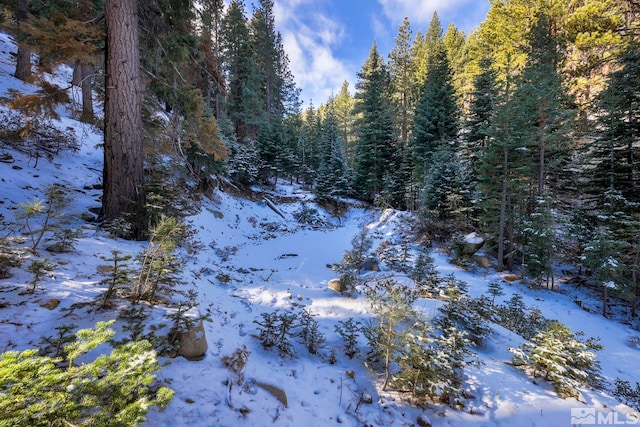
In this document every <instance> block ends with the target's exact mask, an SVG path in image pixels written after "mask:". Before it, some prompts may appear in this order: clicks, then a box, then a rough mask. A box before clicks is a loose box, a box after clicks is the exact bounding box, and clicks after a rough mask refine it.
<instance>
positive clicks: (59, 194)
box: [16, 184, 70, 251]
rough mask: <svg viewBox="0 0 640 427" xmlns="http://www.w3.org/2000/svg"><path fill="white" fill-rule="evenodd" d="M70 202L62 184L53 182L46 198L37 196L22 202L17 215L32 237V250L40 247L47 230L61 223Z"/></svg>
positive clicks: (48, 188)
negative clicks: (63, 211) (63, 213)
mask: <svg viewBox="0 0 640 427" xmlns="http://www.w3.org/2000/svg"><path fill="white" fill-rule="evenodd" d="M69 202H70V200H69V198H68V196H67V195H66V193H65V191H64V189H63V188H62V186H60V185H59V184H53V185H50V186H49V187H47V189H46V190H45V197H44V200H40V199H38V198H37V197H36V198H34V199H33V200H32V201H31V202H29V203H22V204H20V213H19V214H18V215H16V218H17V219H18V220H20V221H24V228H25V230H26V233H27V236H29V238H30V239H31V250H32V251H35V250H36V249H37V248H38V245H39V244H40V242H41V241H42V238H43V237H44V235H45V234H46V233H47V232H50V231H52V230H53V229H54V228H55V227H56V226H58V225H59V220H60V218H61V217H62V210H63V209H64V208H65V207H66V206H67V205H68V204H69ZM56 220H58V222H56Z"/></svg>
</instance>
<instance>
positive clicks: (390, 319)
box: [365, 279, 416, 390]
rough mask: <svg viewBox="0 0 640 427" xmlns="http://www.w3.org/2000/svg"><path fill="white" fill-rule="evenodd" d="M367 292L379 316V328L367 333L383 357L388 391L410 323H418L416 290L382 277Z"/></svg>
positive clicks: (385, 386) (377, 322)
mask: <svg viewBox="0 0 640 427" xmlns="http://www.w3.org/2000/svg"><path fill="white" fill-rule="evenodd" d="M365 295H366V297H367V299H368V300H369V303H370V304H371V309H372V311H373V313H374V314H376V315H377V316H378V318H377V321H376V322H375V323H373V324H372V325H371V326H372V327H373V328H374V329H375V331H372V332H369V333H367V338H371V339H375V340H376V341H371V340H370V341H369V344H370V345H371V347H372V349H373V351H374V352H375V353H376V354H377V355H379V356H380V358H381V359H382V363H383V369H384V383H383V385H382V390H386V389H387V387H388V386H389V382H390V381H391V367H392V365H393V363H394V361H395V360H396V358H397V356H398V354H399V352H400V351H401V350H402V348H403V347H404V341H405V336H406V335H407V334H408V333H409V332H410V330H409V327H408V326H409V325H411V324H413V323H414V320H415V317H416V313H415V311H414V310H413V306H412V304H413V302H414V301H415V299H416V295H415V290H414V289H412V288H409V287H408V286H406V285H402V284H400V283H398V282H397V281H395V280H393V279H382V280H379V281H376V282H374V284H373V286H371V285H368V287H367V288H366V289H365Z"/></svg>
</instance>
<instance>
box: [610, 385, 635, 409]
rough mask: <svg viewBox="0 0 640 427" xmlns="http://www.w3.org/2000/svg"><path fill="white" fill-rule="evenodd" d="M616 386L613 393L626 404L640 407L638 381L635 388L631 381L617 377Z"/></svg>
mask: <svg viewBox="0 0 640 427" xmlns="http://www.w3.org/2000/svg"><path fill="white" fill-rule="evenodd" d="M614 386H615V388H614V389H613V390H612V391H611V394H613V395H614V396H615V397H616V398H618V400H620V401H621V402H623V403H624V404H625V405H629V406H632V407H634V408H636V409H640V383H638V382H636V386H635V388H633V387H632V386H631V383H630V382H629V381H627V380H623V379H620V378H616V379H615V381H614Z"/></svg>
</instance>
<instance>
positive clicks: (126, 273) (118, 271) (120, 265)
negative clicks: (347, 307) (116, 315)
mask: <svg viewBox="0 0 640 427" xmlns="http://www.w3.org/2000/svg"><path fill="white" fill-rule="evenodd" d="M111 255H112V256H111V258H107V257H100V258H101V259H103V260H105V261H110V262H112V263H113V264H112V265H111V266H110V267H111V268H109V270H108V272H107V276H106V277H105V278H104V279H102V280H101V281H100V282H99V284H100V285H106V286H107V290H106V291H105V292H104V294H102V296H101V297H100V299H101V301H100V304H99V307H100V308H102V309H104V308H109V307H111V305H112V300H113V298H114V297H115V296H116V295H117V294H118V292H119V291H121V290H125V289H129V288H130V287H131V284H132V279H133V274H134V273H135V271H134V270H132V269H129V268H128V262H129V261H130V260H131V255H121V252H120V251H119V250H117V249H114V250H112V251H111Z"/></svg>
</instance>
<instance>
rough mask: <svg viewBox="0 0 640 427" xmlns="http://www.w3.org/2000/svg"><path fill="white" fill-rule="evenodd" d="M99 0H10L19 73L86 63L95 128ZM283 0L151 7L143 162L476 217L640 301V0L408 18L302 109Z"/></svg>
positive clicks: (205, 182) (537, 258) (7, 15)
mask: <svg viewBox="0 0 640 427" xmlns="http://www.w3.org/2000/svg"><path fill="white" fill-rule="evenodd" d="M104 3H109V0H106V1H104V2H103V1H102V0H92V1H89V2H81V3H78V2H72V1H68V0H51V1H46V2H45V1H41V0H19V1H18V2H15V1H0V4H2V5H3V6H4V14H3V18H4V19H3V25H4V27H5V28H6V29H7V30H8V31H10V32H12V33H13V34H14V35H15V36H16V39H17V41H18V43H19V49H18V54H17V57H16V71H15V76H16V77H18V78H20V79H23V80H29V79H32V80H36V81H37V79H38V73H36V74H35V75H32V74H31V72H32V65H37V67H35V69H37V70H45V69H47V68H50V67H51V66H53V65H56V64H58V63H62V62H64V63H67V64H70V65H73V66H74V68H75V70H76V72H75V73H74V76H75V77H76V80H75V81H74V84H77V85H78V86H80V87H82V89H83V92H82V93H83V94H85V96H83V108H82V112H81V113H80V114H79V116H80V118H81V119H82V120H85V121H88V122H95V120H96V119H95V117H94V116H95V114H94V112H93V103H92V98H91V93H92V91H93V93H95V94H97V96H98V97H99V99H101V98H100V97H102V94H103V93H104V92H105V91H108V90H109V88H108V87H105V83H104V81H105V68H104V67H105V63H104V61H103V58H104V57H105V56H104V50H105V31H107V32H108V30H109V29H108V28H106V29H105V19H104V16H103V13H104V11H105V4H104ZM273 8H274V2H273V0H260V1H258V2H257V4H256V6H255V7H254V9H253V11H252V13H251V14H250V15H248V14H247V7H246V5H245V4H244V2H243V1H242V0H233V1H232V2H231V3H230V5H228V6H227V7H225V6H224V2H223V1H222V0H219V1H218V0H162V1H157V2H140V4H139V5H138V23H139V25H138V27H139V49H140V51H141V52H142V55H141V70H142V71H141V80H142V82H141V83H142V85H141V86H142V88H143V89H142V93H143V101H144V104H143V108H142V112H141V115H142V119H143V121H144V129H145V130H144V149H145V153H146V158H147V165H149V166H148V168H150V169H154V167H156V166H157V167H159V165H158V164H157V163H156V162H158V161H159V160H158V159H159V158H165V157H160V156H157V155H158V154H162V155H167V154H169V155H170V156H169V157H170V158H172V159H174V160H175V165H173V166H175V167H176V168H175V169H174V171H173V173H174V174H175V173H176V171H178V172H180V171H181V172H182V173H183V178H184V180H185V183H195V185H193V187H197V188H198V189H199V190H205V191H206V190H207V189H208V187H209V186H210V185H211V180H212V176H215V175H216V174H226V175H228V176H230V177H232V178H233V179H234V180H236V182H240V183H244V184H254V183H261V184H269V185H276V184H277V183H278V180H279V179H288V180H292V181H293V180H295V181H297V182H299V183H302V184H304V185H306V186H308V187H309V188H310V189H312V190H313V191H314V192H315V194H316V195H317V197H318V198H319V199H320V200H322V201H332V200H336V199H338V198H340V197H355V198H359V199H362V200H365V201H369V202H374V203H376V204H379V205H380V206H389V207H394V208H398V209H407V210H412V211H415V212H417V213H419V214H420V215H421V217H422V218H423V221H422V222H423V224H424V231H425V233H427V235H428V236H429V237H431V238H432V239H439V238H449V237H452V236H455V235H456V234H457V233H461V232H465V231H468V230H479V231H481V232H482V233H484V234H485V235H486V236H487V238H488V242H489V247H490V248H491V249H493V250H494V251H495V255H496V258H497V267H498V268H499V269H505V268H509V269H512V270H516V269H519V270H520V271H521V272H522V274H523V275H525V276H527V277H529V278H531V279H533V280H535V281H536V282H537V283H546V284H547V285H549V284H550V280H552V277H553V275H552V267H553V265H554V263H557V262H561V261H563V260H568V261H570V262H571V263H572V264H578V265H579V266H580V267H581V268H583V269H584V270H585V271H589V272H591V274H592V276H591V280H592V282H593V283H594V284H597V285H598V286H602V290H603V295H604V298H605V300H606V297H607V292H609V293H611V292H616V293H617V295H618V296H620V297H622V298H624V299H626V300H627V301H629V302H630V304H631V306H632V308H633V313H634V314H635V312H636V308H637V303H638V297H639V296H640V284H639V283H638V281H639V279H638V270H639V269H640V214H639V212H640V210H639V209H638V208H639V206H640V191H638V190H639V187H640V153H638V150H639V149H640V78H639V77H640V75H639V71H640V53H639V52H640V49H638V47H639V46H638V45H639V43H640V42H639V40H638V37H639V36H640V34H639V31H640V19H639V18H640V15H639V14H640V5H639V4H638V3H637V2H636V1H633V0H554V1H551V0H495V1H492V2H491V8H490V10H489V13H488V15H487V17H486V20H485V21H484V22H483V23H482V24H481V25H480V26H479V27H478V28H477V29H476V30H475V31H474V32H473V33H471V34H469V35H467V34H464V32H462V31H460V30H459V29H457V28H456V27H455V25H453V24H451V25H449V26H448V27H447V28H446V29H444V28H443V27H442V24H441V22H440V20H439V17H438V15H437V14H434V16H433V19H432V21H431V23H430V25H429V26H428V28H426V29H425V30H424V31H419V32H417V34H415V35H414V33H413V30H412V28H411V25H410V17H409V18H406V19H405V20H404V21H403V22H402V24H401V25H400V26H399V28H398V33H397V36H396V39H395V45H394V47H393V49H392V50H391V52H389V54H388V56H387V57H386V58H385V57H384V56H383V54H382V53H381V52H379V50H378V48H377V46H376V44H375V43H373V45H372V48H371V51H370V54H369V57H368V59H367V60H366V62H365V63H364V64H363V65H362V68H361V70H360V72H359V73H358V76H357V77H358V79H357V84H356V86H355V88H354V92H353V93H351V92H350V88H349V85H348V84H347V83H346V82H345V83H344V84H343V86H342V88H340V90H339V91H338V92H337V95H335V96H334V97H332V98H331V99H329V100H327V101H326V103H324V104H322V105H320V106H318V107H316V106H314V105H309V106H308V107H306V108H305V109H304V110H301V104H300V102H299V90H298V89H297V88H296V86H295V81H294V76H293V75H292V74H291V72H290V70H289V64H288V58H287V55H286V53H285V52H284V48H283V45H282V38H281V36H280V34H279V33H278V32H277V30H276V23H275V18H274V11H273ZM113 48H114V47H111V49H113ZM115 48H117V47H115ZM31 52H35V53H37V54H38V55H39V63H38V64H31V63H30V58H31V56H30V53H31ZM44 93H45V95H46V94H47V92H46V91H45V92H44ZM107 99H108V96H107ZM52 100H55V98H54V97H51V96H49V97H47V96H43V97H41V99H40V102H45V103H46V102H53V101H52ZM31 101H32V102H35V101H33V100H31ZM23 104H24V103H23ZM158 112H161V114H159V113H158ZM105 120H107V118H105ZM147 175H148V177H149V176H151V177H154V176H155V174H154V173H148V174H147ZM147 179H149V178H147ZM551 284H552V283H551ZM603 306H604V311H605V314H606V309H607V305H606V304H604V305H603Z"/></svg>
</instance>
